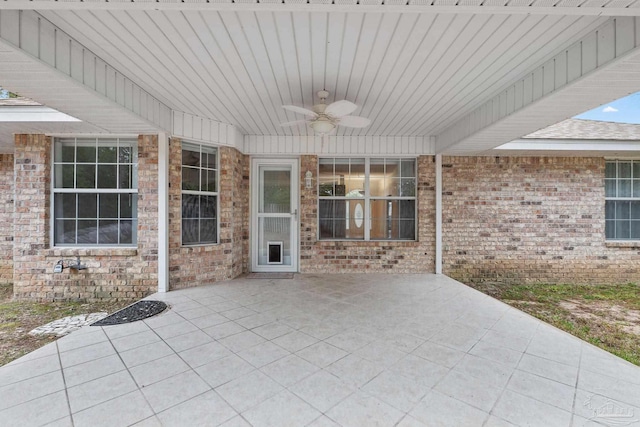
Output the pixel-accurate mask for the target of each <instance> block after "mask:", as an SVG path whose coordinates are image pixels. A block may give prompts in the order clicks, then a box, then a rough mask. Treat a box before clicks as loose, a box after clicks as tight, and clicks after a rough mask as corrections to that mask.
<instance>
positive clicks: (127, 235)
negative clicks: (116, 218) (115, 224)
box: [120, 221, 137, 245]
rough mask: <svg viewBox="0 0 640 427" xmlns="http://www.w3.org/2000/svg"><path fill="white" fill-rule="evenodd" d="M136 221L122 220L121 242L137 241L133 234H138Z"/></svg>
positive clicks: (130, 242)
mask: <svg viewBox="0 0 640 427" xmlns="http://www.w3.org/2000/svg"><path fill="white" fill-rule="evenodd" d="M136 223H137V222H136V221H120V244H121V245H122V244H132V243H136V242H135V239H134V238H133V236H135V235H136V233H135V229H134V227H135V226H136Z"/></svg>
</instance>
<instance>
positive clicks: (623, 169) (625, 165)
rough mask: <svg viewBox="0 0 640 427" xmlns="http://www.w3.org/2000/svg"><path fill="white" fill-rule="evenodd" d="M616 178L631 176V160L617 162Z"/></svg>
mask: <svg viewBox="0 0 640 427" xmlns="http://www.w3.org/2000/svg"><path fill="white" fill-rule="evenodd" d="M618 178H631V162H618Z"/></svg>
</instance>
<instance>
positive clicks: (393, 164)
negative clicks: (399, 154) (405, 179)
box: [385, 159, 400, 178]
mask: <svg viewBox="0 0 640 427" xmlns="http://www.w3.org/2000/svg"><path fill="white" fill-rule="evenodd" d="M385 163H386V165H385V175H386V176H387V177H392V178H399V177H400V159H386V161H385Z"/></svg>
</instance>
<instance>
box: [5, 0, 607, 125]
mask: <svg viewBox="0 0 640 427" xmlns="http://www.w3.org/2000/svg"><path fill="white" fill-rule="evenodd" d="M14 1H15V0H14ZM18 1H20V0H18ZM38 3H46V4H49V3H50V2H38ZM52 3H55V4H60V2H52ZM0 4H2V2H0ZM72 4H74V3H72ZM91 4H92V5H93V4H99V5H100V7H95V8H87V7H84V6H80V7H77V8H74V7H72V6H69V8H70V9H75V10H64V9H62V8H59V7H51V8H50V9H51V10H44V11H41V14H42V15H43V16H44V17H45V18H46V19H48V20H50V21H51V22H53V23H54V24H55V25H56V26H58V27H60V28H61V29H63V30H64V31H65V32H67V33H68V34H69V35H71V36H72V37H74V38H76V39H77V40H79V41H81V42H82V43H83V44H84V45H86V46H87V47H88V48H89V49H91V51H93V52H94V53H95V54H96V55H98V56H99V57H100V58H102V59H104V60H105V61H106V62H107V63H109V64H110V65H112V66H113V67H114V68H115V69H117V70H119V71H120V72H121V73H123V74H124V75H126V76H127V77H128V78H130V79H131V80H132V81H134V82H135V83H136V84H138V85H139V86H140V87H141V88H143V89H144V90H145V91H146V92H148V93H150V94H152V95H153V96H154V97H155V98H157V99H158V100H160V101H161V102H162V103H163V104H164V105H167V106H169V107H170V108H171V109H173V110H175V111H182V112H185V113H188V114H190V115H193V116H195V117H202V118H208V119H211V120H215V121H219V122H223V123H230V124H233V125H234V126H236V128H237V129H238V130H239V131H240V132H241V133H243V134H246V135H278V136H291V135H302V136H306V135H310V131H309V130H308V129H307V128H306V127H305V126H298V127H296V128H282V127H280V126H279V124H280V123H282V122H287V121H293V120H297V119H301V118H302V117H300V116H297V115H294V114H292V113H289V112H285V111H284V110H283V109H282V108H281V105H283V104H294V105H299V106H305V107H311V106H312V105H313V104H314V103H315V102H316V101H317V100H316V99H314V94H315V92H317V91H318V90H321V89H326V90H328V91H329V92H330V93H331V96H330V99H329V100H328V101H334V100H339V99H348V100H350V101H352V102H355V103H356V104H357V105H358V106H359V109H358V110H356V112H355V113H354V114H356V115H361V116H365V117H368V118H370V119H371V120H372V124H371V125H370V126H369V127H367V128H365V129H362V130H358V129H348V128H341V127H338V132H337V135H338V136H349V137H351V136H390V137H423V136H427V137H428V136H429V135H434V134H437V133H438V132H439V131H440V130H443V129H445V128H446V127H447V126H450V125H451V124H453V123H455V121H456V120H458V119H460V118H461V117H463V116H464V115H465V114H468V113H470V112H471V111H472V110H473V109H474V108H476V107H478V106H480V105H481V104H482V103H484V102H486V100H487V98H488V97H489V96H491V95H494V94H495V93H497V92H498V91H499V90H500V89H501V88H503V87H504V86H505V85H506V84H507V83H508V82H511V81H513V80H514V79H517V78H519V77H521V76H522V75H524V74H525V73H527V72H529V71H530V70H531V69H533V68H535V67H536V66H538V65H539V64H540V63H543V62H544V61H546V60H547V59H549V58H550V57H552V56H553V55H554V54H555V53H557V51H558V50H560V49H562V48H564V47H566V46H567V45H570V44H571V43H573V42H575V41H577V40H578V39H579V38H580V37H582V36H583V35H584V34H586V33H587V32H589V31H591V30H593V29H594V28H596V27H597V26H598V25H600V24H602V23H603V22H605V20H606V18H602V17H598V16H584V15H575V14H566V15H564V14H554V15H542V14H541V15H538V14H523V13H514V14H507V13H504V14H503V13H497V14H489V13H479V14H471V13H457V11H458V10H460V11H464V10H465V9H464V8H462V9H455V8H447V9H446V10H445V9H443V11H450V12H449V13H430V12H425V11H427V10H429V11H430V10H431V9H428V8H427V9H425V8H417V9H416V8H412V7H411V6H405V9H399V8H398V9H385V12H386V11H387V10H391V12H387V13H379V12H380V11H378V10H374V11H368V12H360V10H364V11H367V10H369V9H367V8H364V9H357V8H347V9H345V10H349V12H348V13H346V12H343V11H342V10H343V9H342V6H338V5H335V7H334V8H331V9H323V10H316V9H315V7H314V5H313V4H307V5H306V6H308V7H309V8H310V9H309V10H312V12H309V11H307V9H304V8H302V9H301V8H294V9H296V11H289V10H285V11H280V10H278V9H277V8H271V9H266V10H267V11H265V10H264V9H260V8H256V7H249V8H244V6H243V5H240V4H238V3H234V7H235V8H234V10H233V11H218V10H212V9H215V7H213V6H211V3H207V4H206V5H200V7H192V4H191V3H180V5H181V6H184V7H183V8H172V7H165V4H164V3H157V2H154V3H153V5H156V6H158V7H157V9H160V10H148V9H151V8H147V7H142V6H140V8H136V7H130V6H131V4H133V5H138V4H139V3H126V4H124V5H123V6H121V7H119V8H118V7H115V6H109V5H113V3H100V2H98V3H93V2H92V3H91ZM119 4H120V3H119ZM287 5H288V4H287ZM102 6H105V7H104V8H103V7H102ZM216 7H217V6H216ZM45 8H48V7H47V6H45ZM107 8H109V9H111V10H101V9H107ZM89 9H90V10H89ZM176 9H180V10H176ZM258 9H260V10H258ZM494 9H495V8H494ZM333 10H336V11H335V12H334V11H333ZM433 10H434V11H437V10H439V9H437V8H436V9H433ZM504 10H507V9H506V8H505V9H504ZM327 11H329V12H327ZM415 11H421V12H423V13H415ZM547 124H548V123H544V125H547Z"/></svg>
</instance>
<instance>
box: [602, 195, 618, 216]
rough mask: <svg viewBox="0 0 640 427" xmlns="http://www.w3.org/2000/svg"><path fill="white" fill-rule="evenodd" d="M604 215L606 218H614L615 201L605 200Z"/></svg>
mask: <svg viewBox="0 0 640 427" xmlns="http://www.w3.org/2000/svg"><path fill="white" fill-rule="evenodd" d="M604 215H605V218H606V219H615V218H616V202H614V201H613V200H607V201H605V203H604Z"/></svg>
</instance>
